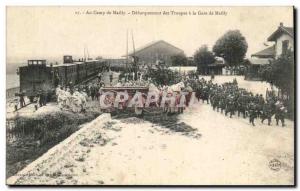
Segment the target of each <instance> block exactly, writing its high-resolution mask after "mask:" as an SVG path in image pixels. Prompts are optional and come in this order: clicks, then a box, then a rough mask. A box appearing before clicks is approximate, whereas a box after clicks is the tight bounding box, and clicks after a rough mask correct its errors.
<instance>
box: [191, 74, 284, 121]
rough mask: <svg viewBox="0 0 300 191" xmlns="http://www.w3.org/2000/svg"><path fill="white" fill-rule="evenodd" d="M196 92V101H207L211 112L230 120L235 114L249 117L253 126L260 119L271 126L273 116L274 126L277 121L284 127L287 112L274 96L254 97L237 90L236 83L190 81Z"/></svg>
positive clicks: (242, 90) (243, 90) (244, 91)
mask: <svg viewBox="0 0 300 191" xmlns="http://www.w3.org/2000/svg"><path fill="white" fill-rule="evenodd" d="M187 83H189V84H191V86H192V88H193V89H194V91H195V92H196V97H197V98H198V100H200V99H201V100H202V101H203V102H204V101H207V103H210V104H211V106H212V107H213V110H216V111H217V112H219V111H220V112H221V113H224V114H225V115H226V116H229V117H230V118H231V117H232V116H233V115H235V114H236V113H237V115H238V117H239V116H240V115H242V116H243V117H244V118H246V117H249V122H250V123H251V124H252V125H253V126H255V123H254V122H255V119H256V118H260V119H261V122H262V123H263V122H264V121H265V120H268V125H271V120H272V116H273V115H275V120H276V125H278V123H279V121H280V122H281V124H282V126H285V123H284V118H285V113H286V112H287V110H286V108H285V107H284V105H283V103H282V102H281V101H280V100H279V99H278V97H276V96H275V95H274V94H271V95H269V96H268V97H267V98H266V99H265V98H264V97H263V95H258V94H256V95H254V94H253V93H252V92H249V91H247V90H245V89H243V88H239V87H238V84H237V81H236V80H234V81H233V82H227V83H224V84H222V85H218V84H214V83H212V81H206V80H204V79H203V78H202V79H201V80H190V81H189V82H187Z"/></svg>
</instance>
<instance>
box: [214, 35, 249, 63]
mask: <svg viewBox="0 0 300 191" xmlns="http://www.w3.org/2000/svg"><path fill="white" fill-rule="evenodd" d="M247 49H248V43H247V42H246V39H245V37H244V36H243V35H242V34H241V32H240V31H239V30H230V31H228V32H226V33H225V34H224V35H223V36H221V37H220V38H219V39H218V40H217V42H216V43H215V45H214V47H213V52H214V53H215V55H216V56H220V57H222V58H224V60H225V61H226V63H227V64H228V65H229V66H234V67H235V66H238V65H239V64H241V63H242V62H243V59H244V57H245V55H246V52H247Z"/></svg>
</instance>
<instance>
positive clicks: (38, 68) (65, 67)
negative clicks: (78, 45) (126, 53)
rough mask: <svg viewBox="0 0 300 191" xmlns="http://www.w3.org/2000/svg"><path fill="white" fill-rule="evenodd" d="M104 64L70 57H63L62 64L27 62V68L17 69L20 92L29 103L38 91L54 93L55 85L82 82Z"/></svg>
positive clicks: (104, 66) (43, 61) (104, 63)
mask: <svg viewBox="0 0 300 191" xmlns="http://www.w3.org/2000/svg"><path fill="white" fill-rule="evenodd" d="M106 65H107V64H106V62H104V61H99V60H87V61H84V60H83V59H82V60H81V61H73V60H72V56H64V63H63V64H58V65H52V64H50V65H49V64H47V62H46V60H28V62H27V66H22V67H19V69H18V71H17V73H18V75H19V76H20V92H22V94H23V95H25V96H27V97H28V98H29V99H30V101H32V100H33V98H34V97H35V96H37V94H38V92H39V90H42V91H43V92H46V93H54V90H55V87H56V85H58V84H60V85H62V86H67V85H68V84H70V82H72V84H73V85H76V84H79V83H81V82H84V81H86V80H88V79H90V78H92V77H93V76H96V75H97V73H98V72H101V71H103V69H104V68H106V67H107V66H106Z"/></svg>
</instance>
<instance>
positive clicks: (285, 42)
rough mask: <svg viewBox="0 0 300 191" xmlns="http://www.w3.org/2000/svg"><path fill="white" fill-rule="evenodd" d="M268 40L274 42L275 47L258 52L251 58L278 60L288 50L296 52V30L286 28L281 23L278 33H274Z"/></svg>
mask: <svg viewBox="0 0 300 191" xmlns="http://www.w3.org/2000/svg"><path fill="white" fill-rule="evenodd" d="M267 40H268V41H269V42H273V43H274V45H273V46H271V47H268V48H266V49H263V50H261V51H259V52H256V53H254V54H252V55H251V57H256V58H271V59H273V58H278V57H279V56H280V55H281V54H282V53H285V52H286V51H287V50H288V49H290V50H294V28H293V27H286V26H284V25H283V23H280V25H279V27H278V28H277V30H276V31H274V32H273V33H272V34H271V35H270V36H269V37H268V38H267Z"/></svg>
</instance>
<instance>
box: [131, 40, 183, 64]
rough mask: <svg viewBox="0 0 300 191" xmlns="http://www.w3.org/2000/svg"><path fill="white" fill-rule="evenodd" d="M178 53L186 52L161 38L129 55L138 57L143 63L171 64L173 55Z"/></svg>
mask: <svg viewBox="0 0 300 191" xmlns="http://www.w3.org/2000/svg"><path fill="white" fill-rule="evenodd" d="M178 54H184V51H183V50H181V49H180V48H177V47H176V46H174V45H172V44H170V43H168V42H166V41H164V40H159V41H155V42H152V43H150V44H147V45H145V46H143V47H141V48H138V49H137V50H135V51H134V52H131V53H129V54H128V56H130V57H133V56H136V57H138V61H139V63H141V64H151V65H152V64H156V63H165V64H166V65H168V66H170V65H171V57H172V56H174V55H178ZM158 61H159V62H158Z"/></svg>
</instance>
